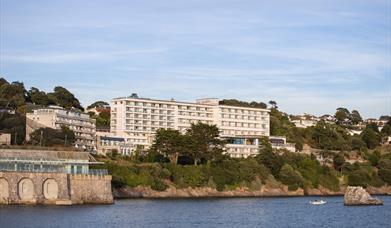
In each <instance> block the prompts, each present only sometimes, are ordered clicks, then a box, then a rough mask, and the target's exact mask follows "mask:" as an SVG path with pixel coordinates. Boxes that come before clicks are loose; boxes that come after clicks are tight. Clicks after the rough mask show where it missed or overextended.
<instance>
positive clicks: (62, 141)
mask: <svg viewBox="0 0 391 228" xmlns="http://www.w3.org/2000/svg"><path fill="white" fill-rule="evenodd" d="M75 141H76V137H75V133H74V132H73V131H72V130H70V129H69V128H68V127H65V126H63V127H62V128H61V129H53V128H39V129H37V130H35V131H33V132H32V133H31V134H30V141H29V143H31V144H33V145H42V146H71V145H73V143H75Z"/></svg>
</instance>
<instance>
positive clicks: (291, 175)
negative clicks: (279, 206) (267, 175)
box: [278, 164, 304, 190]
mask: <svg viewBox="0 0 391 228" xmlns="http://www.w3.org/2000/svg"><path fill="white" fill-rule="evenodd" d="M278 177H279V179H280V181H281V182H282V183H283V184H286V185H288V189H289V190H297V189H298V188H299V187H303V186H304V179H303V177H302V176H301V174H300V173H299V172H297V171H295V170H294V169H293V168H292V166H290V165H288V164H285V165H284V166H283V167H282V168H281V170H280V173H279V174H278Z"/></svg>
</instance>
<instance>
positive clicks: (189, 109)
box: [110, 97, 270, 157]
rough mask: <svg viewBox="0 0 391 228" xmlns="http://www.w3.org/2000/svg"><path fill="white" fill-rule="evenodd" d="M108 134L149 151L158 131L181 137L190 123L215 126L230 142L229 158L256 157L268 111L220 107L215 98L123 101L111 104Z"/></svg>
mask: <svg viewBox="0 0 391 228" xmlns="http://www.w3.org/2000/svg"><path fill="white" fill-rule="evenodd" d="M110 106H111V133H113V134H114V135H117V136H120V137H124V138H126V140H127V142H129V143H131V144H133V145H136V146H139V147H142V148H148V147H149V146H150V145H151V144H152V142H153V140H154V134H155V132H156V130H157V129H159V128H170V129H176V130H179V131H180V132H182V133H184V132H186V130H187V129H189V128H190V126H191V123H197V122H202V123H205V124H215V125H216V126H217V127H218V128H219V129H220V131H221V132H220V137H221V138H224V139H227V140H229V142H230V143H229V144H227V147H226V152H227V153H228V154H229V155H230V156H232V157H248V156H250V155H255V154H257V153H258V144H259V143H258V139H259V138H260V137H262V136H266V137H267V136H269V125H270V124H269V121H270V119H269V110H267V109H260V108H247V107H236V106H227V105H219V100H218V99H214V98H210V99H209V98H208V99H199V100H197V101H196V103H189V102H177V101H174V100H170V101H167V100H152V99H146V98H136V97H125V98H116V99H113V100H112V101H111V105H110Z"/></svg>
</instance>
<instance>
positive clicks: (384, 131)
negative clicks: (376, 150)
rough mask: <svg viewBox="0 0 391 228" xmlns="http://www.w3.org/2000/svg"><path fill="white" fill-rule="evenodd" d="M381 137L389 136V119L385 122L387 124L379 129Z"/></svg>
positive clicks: (390, 128)
mask: <svg viewBox="0 0 391 228" xmlns="http://www.w3.org/2000/svg"><path fill="white" fill-rule="evenodd" d="M381 134H382V136H391V118H390V119H389V120H388V121H387V123H386V124H385V125H384V126H383V128H382V129H381Z"/></svg>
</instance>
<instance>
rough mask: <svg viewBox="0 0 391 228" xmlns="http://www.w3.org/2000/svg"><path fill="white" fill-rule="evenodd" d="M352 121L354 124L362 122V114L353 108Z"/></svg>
mask: <svg viewBox="0 0 391 228" xmlns="http://www.w3.org/2000/svg"><path fill="white" fill-rule="evenodd" d="M349 119H350V121H351V122H352V123H353V124H358V123H361V122H362V117H361V115H360V113H359V112H358V111H357V110H353V111H352V113H351V114H350V118H349Z"/></svg>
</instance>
